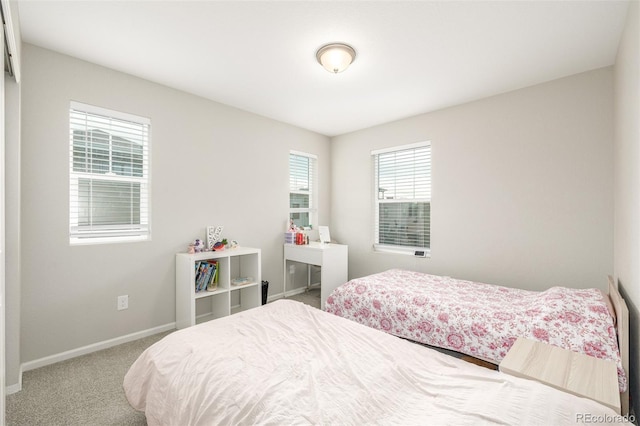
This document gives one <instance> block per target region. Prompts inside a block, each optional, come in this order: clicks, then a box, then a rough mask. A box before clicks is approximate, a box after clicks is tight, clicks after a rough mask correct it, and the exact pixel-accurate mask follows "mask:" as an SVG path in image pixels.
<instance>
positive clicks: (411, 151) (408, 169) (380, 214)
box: [372, 142, 431, 254]
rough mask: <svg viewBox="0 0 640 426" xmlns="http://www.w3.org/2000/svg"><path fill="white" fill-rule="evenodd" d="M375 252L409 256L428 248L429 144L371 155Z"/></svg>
mask: <svg viewBox="0 0 640 426" xmlns="http://www.w3.org/2000/svg"><path fill="white" fill-rule="evenodd" d="M372 155H373V163H374V165H373V168H374V174H375V179H374V180H375V184H374V191H375V200H376V201H375V221H374V223H375V245H374V248H375V250H378V251H396V252H407V253H411V254H413V252H414V251H416V250H420V251H426V252H427V253H428V252H429V249H430V248H431V144H430V143H429V142H421V143H418V144H412V145H406V146H400V147H396V148H391V149H385V150H379V151H374V152H372Z"/></svg>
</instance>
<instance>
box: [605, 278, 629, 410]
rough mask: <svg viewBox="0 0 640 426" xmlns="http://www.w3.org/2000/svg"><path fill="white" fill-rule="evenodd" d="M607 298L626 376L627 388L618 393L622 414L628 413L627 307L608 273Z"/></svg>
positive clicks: (615, 283) (616, 284)
mask: <svg viewBox="0 0 640 426" xmlns="http://www.w3.org/2000/svg"><path fill="white" fill-rule="evenodd" d="M608 278H609V300H611V304H612V305H613V310H614V311H615V315H616V332H617V334H618V348H619V349H620V358H621V359H622V368H623V369H624V372H625V374H626V376H627V390H626V391H625V392H624V393H621V394H620V409H621V411H622V415H626V414H629V309H628V308H627V304H626V303H625V301H624V299H623V298H622V296H621V295H620V292H619V291H618V283H617V282H616V281H614V279H613V277H612V276H611V275H609V277H608Z"/></svg>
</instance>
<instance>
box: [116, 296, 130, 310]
mask: <svg viewBox="0 0 640 426" xmlns="http://www.w3.org/2000/svg"><path fill="white" fill-rule="evenodd" d="M123 309H129V296H128V295H126V294H125V295H124V296H118V310H119V311H121V310H123Z"/></svg>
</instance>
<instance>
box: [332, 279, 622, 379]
mask: <svg viewBox="0 0 640 426" xmlns="http://www.w3.org/2000/svg"><path fill="white" fill-rule="evenodd" d="M604 297H605V296H604V295H603V294H602V292H601V291H600V290H597V289H571V288H566V287H552V288H550V289H548V290H546V291H542V292H535V291H526V290H520V289H514V288H507V287H502V286H496V285H490V284H484V283H478V282H473V281H464V280H457V279H453V278H450V277H442V276H437V275H429V274H424V273H420V272H413V271H406V270H401V269H392V270H389V271H386V272H381V273H378V274H373V275H369V276H366V277H362V278H357V279H354V280H351V281H349V282H348V283H346V284H344V285H342V286H341V287H338V288H337V289H335V290H334V291H333V292H332V293H331V295H329V297H328V298H327V301H326V304H325V310H326V311H327V312H330V313H333V314H335V315H337V316H339V317H343V318H347V319H350V320H353V321H356V322H358V323H360V324H363V325H366V326H369V327H372V328H375V329H378V330H381V331H385V332H388V333H391V334H394V335H396V336H400V337H404V338H407V339H411V340H414V341H417V342H420V343H425V344H428V345H431V346H436V347H441V348H446V349H450V350H453V351H456V352H460V353H464V354H467V355H471V356H474V357H476V358H479V359H482V360H485V361H489V362H492V363H494V364H499V363H500V361H502V359H503V358H504V356H505V355H506V354H507V352H508V351H509V349H510V348H511V345H513V343H514V342H515V340H516V339H517V338H518V337H525V338H528V339H532V340H538V341H542V342H545V343H549V344H551V345H555V346H558V347H561V348H565V349H569V350H571V351H574V352H578V353H584V354H587V355H591V356H594V357H596V358H601V359H607V360H611V361H614V362H616V364H617V369H618V385H619V388H620V392H624V391H625V390H626V388H627V378H626V375H625V371H624V369H623V368H622V360H621V358H620V352H619V349H618V343H617V338H616V331H615V326H614V322H613V321H614V320H613V318H612V316H611V313H610V311H609V309H608V307H607V303H606V300H605V299H604Z"/></svg>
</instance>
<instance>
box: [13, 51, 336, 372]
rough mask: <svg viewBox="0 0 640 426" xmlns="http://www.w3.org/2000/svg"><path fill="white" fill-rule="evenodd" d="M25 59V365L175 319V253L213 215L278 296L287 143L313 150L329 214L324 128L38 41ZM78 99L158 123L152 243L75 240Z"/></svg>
mask: <svg viewBox="0 0 640 426" xmlns="http://www.w3.org/2000/svg"><path fill="white" fill-rule="evenodd" d="M22 60H23V74H22V194H21V195H22V266H23V268H22V312H21V319H22V324H21V337H22V353H21V358H22V362H23V363H24V362H29V361H33V360H37V359H40V358H43V357H46V356H49V355H53V354H59V353H61V352H64V351H68V350H72V349H76V348H79V347H82V346H85V345H90V344H93V343H95V342H101V341H105V340H107V339H112V338H116V337H119V336H124V335H127V334H130V333H134V332H137V331H141V330H146V329H150V328H153V327H158V326H162V325H165V324H169V323H172V322H173V321H174V320H175V293H174V291H175V290H174V277H175V275H174V274H175V272H174V271H175V267H174V263H175V256H174V255H175V253H176V252H179V251H183V250H186V248H187V244H188V243H189V242H190V241H192V240H193V239H194V238H196V237H201V238H204V236H205V227H206V226H207V225H223V226H224V233H223V235H224V236H225V237H227V238H229V239H236V240H238V241H239V242H240V244H242V245H245V246H253V247H260V248H262V267H263V269H262V271H263V279H266V280H269V281H270V282H271V284H272V285H271V288H270V294H277V293H279V292H282V278H281V277H282V276H283V268H282V238H283V237H282V232H283V231H284V229H285V226H286V219H287V217H288V209H287V206H288V173H289V170H288V153H289V150H290V149H295V150H298V151H305V152H310V153H313V154H316V155H317V156H318V161H319V175H320V184H319V187H320V191H321V192H320V207H321V210H320V212H319V219H320V221H321V222H327V223H328V220H329V200H330V192H329V188H330V179H329V172H330V142H329V139H328V138H327V137H325V136H321V135H318V134H315V133H312V132H309V131H306V130H302V129H299V128H296V127H293V126H289V125H286V124H283V123H279V122H276V121H273V120H270V119H267V118H263V117H260V116H257V115H253V114H250V113H247V112H243V111H240V110H237V109H234V108H231V107H228V106H224V105H221V104H218V103H215V102H211V101H207V100H205V99H202V98H198V97H196V96H192V95H189V94H185V93H183V92H179V91H176V90H173V89H169V88H167V87H164V86H160V85H157V84H153V83H150V82H148V81H144V80H141V79H138V78H135V77H132V76H129V75H125V74H122V73H119V72H115V71H112V70H109V69H106V68H103V67H100V66H97V65H93V64H90V63H87V62H83V61H79V60H76V59H73V58H70V57H67V56H63V55H60V54H57V53H54V52H51V51H48V50H45V49H41V48H38V47H35V46H31V45H24V46H23V50H22ZM71 100H74V101H79V102H83V103H88V104H93V105H98V106H102V107H105V108H110V109H114V110H119V111H124V112H128V113H132V114H136V115H140V116H145V117H149V118H150V119H151V121H152V140H151V182H152V195H151V203H152V204H151V207H152V212H151V226H152V233H153V235H152V241H149V242H143V243H130V244H107V245H94V246H74V247H71V246H69V238H68V203H69V202H68V199H69V196H68V179H69V177H68V175H69V172H68V168H69V146H68V145H69V130H68V116H69V102H70V101H71ZM124 294H127V295H129V309H128V310H125V311H117V310H116V298H117V296H118V295H124Z"/></svg>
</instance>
